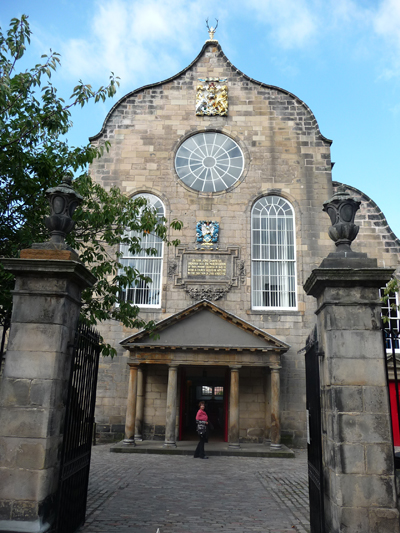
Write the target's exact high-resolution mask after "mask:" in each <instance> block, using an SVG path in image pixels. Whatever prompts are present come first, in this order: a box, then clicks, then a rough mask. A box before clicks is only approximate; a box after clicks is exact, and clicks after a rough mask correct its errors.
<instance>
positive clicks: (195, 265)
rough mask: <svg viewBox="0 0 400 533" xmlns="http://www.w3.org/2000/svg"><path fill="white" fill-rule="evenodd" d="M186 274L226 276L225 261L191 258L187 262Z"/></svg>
mask: <svg viewBox="0 0 400 533" xmlns="http://www.w3.org/2000/svg"><path fill="white" fill-rule="evenodd" d="M187 273H188V276H226V262H225V261H221V259H192V260H191V261H188V263H187Z"/></svg>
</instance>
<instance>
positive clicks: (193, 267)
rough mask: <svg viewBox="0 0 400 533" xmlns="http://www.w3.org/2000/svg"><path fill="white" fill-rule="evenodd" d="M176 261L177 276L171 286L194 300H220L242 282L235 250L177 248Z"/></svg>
mask: <svg viewBox="0 0 400 533" xmlns="http://www.w3.org/2000/svg"><path fill="white" fill-rule="evenodd" d="M177 262H178V265H179V274H178V275H176V276H175V280H174V285H175V287H181V288H182V289H184V290H185V291H186V292H187V293H188V294H189V295H190V297H191V298H193V299H194V300H201V299H203V298H206V299H207V300H219V299H220V298H222V297H223V296H224V295H225V294H226V293H227V292H229V291H230V290H231V289H232V287H238V286H239V284H240V282H241V278H242V275H241V274H242V270H243V266H242V263H241V262H240V261H239V248H238V247H233V246H232V247H228V248H226V249H225V250H207V251H205V250H204V251H203V250H193V249H187V248H185V247H183V246H179V247H178V253H177Z"/></svg>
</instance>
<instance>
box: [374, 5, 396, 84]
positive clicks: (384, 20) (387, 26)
mask: <svg viewBox="0 0 400 533" xmlns="http://www.w3.org/2000/svg"><path fill="white" fill-rule="evenodd" d="M372 24H373V28H374V31H375V33H376V35H378V36H379V37H380V38H381V39H382V40H383V41H384V42H385V44H386V47H385V48H386V54H387V56H386V57H387V60H388V66H387V67H386V68H385V70H384V72H383V76H382V77H386V78H392V77H393V76H400V1H399V0H383V1H382V2H381V4H380V6H379V8H378V10H377V11H376V13H375V15H374V18H373V21H372Z"/></svg>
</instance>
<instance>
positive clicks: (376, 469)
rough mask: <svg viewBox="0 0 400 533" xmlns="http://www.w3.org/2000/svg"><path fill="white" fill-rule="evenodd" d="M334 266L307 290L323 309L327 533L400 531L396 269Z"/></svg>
mask: <svg viewBox="0 0 400 533" xmlns="http://www.w3.org/2000/svg"><path fill="white" fill-rule="evenodd" d="M354 255H356V254H354ZM359 255H360V256H361V254H359ZM335 256H336V257H335ZM328 261H329V266H330V267H331V268H330V269H329V268H326V267H325V265H324V262H323V263H322V264H321V267H320V268H318V269H315V270H314V271H313V272H312V275H311V276H310V278H309V279H308V280H307V282H306V284H305V290H306V291H307V293H308V294H311V295H313V296H314V297H315V298H316V299H317V305H318V308H317V317H318V322H317V325H318V346H319V350H320V353H321V354H322V357H321V358H320V376H321V378H320V379H321V405H322V410H321V423H322V449H323V461H322V462H323V472H324V500H325V503H324V505H325V527H326V531H338V532H339V531H351V532H352V533H353V532H354V533H375V532H376V531H393V532H398V531H400V524H399V511H398V509H397V495H396V487H395V479H394V464H393V445H392V436H391V421H390V408H389V404H388V393H387V384H386V375H385V362H384V357H385V353H384V349H383V343H382V334H381V330H380V301H379V292H378V289H379V288H380V287H381V286H383V285H385V284H386V283H387V281H388V280H389V279H390V277H391V274H392V272H393V269H380V268H376V260H375V261H373V260H371V259H367V258H358V259H357V258H356V259H354V260H352V259H349V258H340V257H339V254H330V256H329V258H328ZM335 266H336V268H335Z"/></svg>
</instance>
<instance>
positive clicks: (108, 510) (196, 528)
mask: <svg viewBox="0 0 400 533" xmlns="http://www.w3.org/2000/svg"><path fill="white" fill-rule="evenodd" d="M157 530H159V533H215V532H216V531H217V532H218V531H221V532H229V533H255V532H263V533H288V532H291V533H293V532H297V533H306V532H309V530H310V522H309V505H308V480H307V454H306V451H305V450H296V458H295V459H278V458H271V459H270V458H262V457H221V456H212V457H210V458H209V459H208V460H206V461H203V460H200V459H197V460H195V459H193V457H190V456H187V455H152V454H115V453H110V452H109V446H107V445H101V446H95V447H94V448H93V452H92V464H91V473H90V480H89V492H88V506H87V514H86V524H85V525H84V526H83V527H82V528H81V529H80V530H79V533H125V532H128V531H129V533H132V532H134V533H157Z"/></svg>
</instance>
